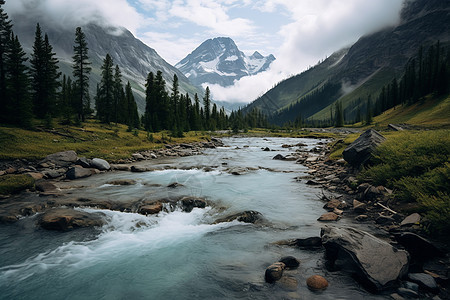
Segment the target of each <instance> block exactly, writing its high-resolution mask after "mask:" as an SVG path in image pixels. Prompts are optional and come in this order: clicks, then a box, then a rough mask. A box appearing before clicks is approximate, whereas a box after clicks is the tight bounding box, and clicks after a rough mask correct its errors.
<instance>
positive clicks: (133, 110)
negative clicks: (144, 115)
mask: <svg viewBox="0 0 450 300" xmlns="http://www.w3.org/2000/svg"><path fill="white" fill-rule="evenodd" d="M125 99H126V102H127V113H128V116H127V121H126V124H127V125H128V126H130V127H133V128H138V129H139V127H140V124H139V114H138V110H137V105H136V101H135V100H134V95H133V91H132V90H131V84H130V82H129V81H128V83H127V85H126V87H125Z"/></svg>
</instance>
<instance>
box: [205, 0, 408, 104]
mask: <svg viewBox="0 0 450 300" xmlns="http://www.w3.org/2000/svg"><path fill="white" fill-rule="evenodd" d="M402 2H403V1H402V0H377V1H366V0H346V1H345V2H343V1H339V0H297V1H290V0H267V1H264V3H263V5H260V6H259V9H260V10H262V11H266V12H276V11H277V9H278V10H280V9H281V10H282V11H283V13H286V12H289V13H290V18H289V19H290V20H292V21H291V22H290V23H289V24H286V25H284V26H283V27H282V28H280V30H279V34H280V35H281V36H282V37H283V42H282V45H281V47H280V48H279V51H278V52H277V53H275V56H276V58H277V60H276V61H275V62H274V63H273V64H272V66H271V68H270V69H269V70H268V71H267V72H264V73H261V74H258V75H255V76H252V77H244V78H242V79H241V80H239V81H237V82H236V83H235V85H234V86H231V87H226V88H223V87H220V86H217V85H211V86H210V89H211V93H212V95H213V96H214V99H218V100H222V101H230V102H249V101H252V100H254V99H256V98H257V96H259V95H260V94H262V93H263V92H265V91H266V90H267V89H268V87H269V88H270V87H272V86H273V85H274V84H276V83H277V82H279V81H280V80H281V79H283V78H286V77H287V76H289V75H290V74H298V73H300V72H302V71H303V70H305V69H307V68H308V67H309V66H312V65H315V64H316V63H317V62H318V61H319V60H321V59H323V58H325V57H326V56H328V55H330V54H332V53H333V52H334V51H337V50H340V49H342V48H343V47H345V46H348V45H351V44H352V43H354V42H356V41H357V39H358V38H359V37H361V36H362V35H364V34H367V33H371V32H374V31H376V30H378V29H381V28H383V27H386V26H389V25H394V24H395V23H397V22H398V18H399V12H400V9H401V7H402Z"/></svg>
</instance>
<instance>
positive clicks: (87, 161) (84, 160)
mask: <svg viewBox="0 0 450 300" xmlns="http://www.w3.org/2000/svg"><path fill="white" fill-rule="evenodd" d="M75 164H76V165H79V166H82V167H83V168H90V167H91V160H90V159H87V158H86V157H79V158H78V159H77V161H76V162H75Z"/></svg>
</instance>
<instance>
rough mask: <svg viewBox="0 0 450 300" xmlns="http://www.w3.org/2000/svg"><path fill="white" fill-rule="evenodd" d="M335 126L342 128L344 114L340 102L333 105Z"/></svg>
mask: <svg viewBox="0 0 450 300" xmlns="http://www.w3.org/2000/svg"><path fill="white" fill-rule="evenodd" d="M335 112H336V116H335V119H334V120H335V123H334V124H335V126H336V127H342V126H344V112H343V110H342V103H341V102H340V101H337V102H336V104H335Z"/></svg>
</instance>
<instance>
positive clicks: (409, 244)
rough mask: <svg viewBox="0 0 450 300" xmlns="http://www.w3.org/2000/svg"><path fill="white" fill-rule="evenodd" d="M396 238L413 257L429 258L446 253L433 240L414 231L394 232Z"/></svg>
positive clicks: (417, 258)
mask: <svg viewBox="0 0 450 300" xmlns="http://www.w3.org/2000/svg"><path fill="white" fill-rule="evenodd" d="M394 236H395V239H396V240H397V242H399V243H400V244H401V245H402V246H403V247H405V248H406V250H408V252H409V253H410V254H411V256H412V258H414V259H416V260H420V261H422V260H427V259H429V258H433V257H436V256H443V255H444V253H443V251H441V250H440V249H439V248H437V247H436V246H435V245H434V244H433V243H432V242H431V241H429V240H427V239H425V238H423V237H421V236H420V235H417V234H415V233H412V232H401V233H394Z"/></svg>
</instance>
